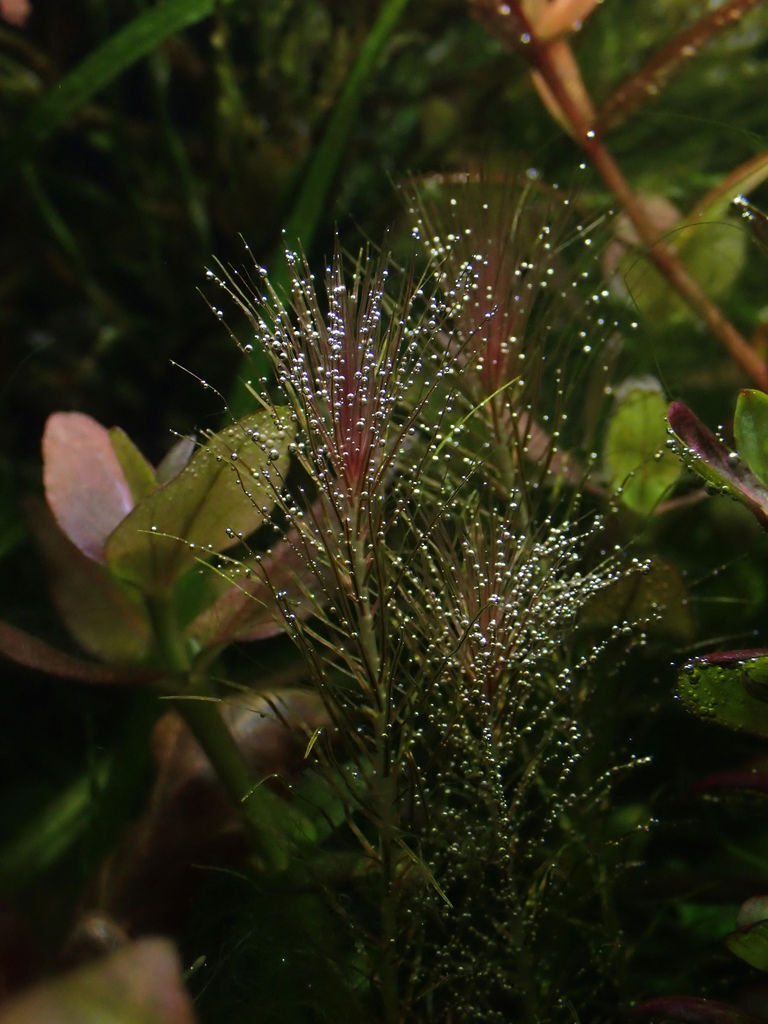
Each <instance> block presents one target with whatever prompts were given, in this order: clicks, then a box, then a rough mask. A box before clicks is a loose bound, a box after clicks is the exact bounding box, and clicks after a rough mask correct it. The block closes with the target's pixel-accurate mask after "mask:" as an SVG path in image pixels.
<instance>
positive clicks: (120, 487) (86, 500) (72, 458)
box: [43, 412, 134, 562]
mask: <svg viewBox="0 0 768 1024" xmlns="http://www.w3.org/2000/svg"><path fill="white" fill-rule="evenodd" d="M43 484H44V486H45V497H46V500H47V501H48V505H49V507H50V509H51V511H52V512H53V514H54V516H55V517H56V521H57V522H58V524H59V526H60V527H61V529H62V530H63V531H64V533H65V534H66V535H67V537H69V539H70V540H71V541H72V543H73V544H75V545H77V547H79V548H80V550H81V551H82V552H83V554H85V555H87V556H88V557H89V558H92V559H93V560H94V561H96V562H102V561H104V547H105V544H106V541H107V537H109V535H110V534H111V533H112V531H113V530H114V529H115V527H116V526H117V524H118V523H119V522H120V521H121V520H122V519H124V518H125V517H126V516H127V515H128V513H129V512H130V511H131V509H132V508H133V506H134V498H133V494H132V493H131V487H130V485H129V483H128V481H127V479H126V477H125V473H124V472H123V469H122V466H121V465H120V461H119V459H118V458H117V455H116V454H115V449H114V447H113V445H112V439H111V438H110V434H109V431H108V430H107V429H106V427H103V426H102V425H101V424H100V423H97V422H96V420H94V419H92V418H91V417H90V416H86V415H85V414H84V413H80V412H55V413H53V414H52V415H51V416H49V417H48V420H47V422H46V424H45V429H44V431H43Z"/></svg>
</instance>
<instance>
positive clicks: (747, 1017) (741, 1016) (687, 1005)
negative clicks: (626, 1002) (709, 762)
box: [0, 996, 760, 1024]
mask: <svg viewBox="0 0 768 1024" xmlns="http://www.w3.org/2000/svg"><path fill="white" fill-rule="evenodd" d="M628 1016H629V1018H630V1019H631V1020H648V1021H670V1020H679V1021H683V1022H684V1024H760V1018H758V1017H753V1016H752V1014H751V1013H744V1011H743V1010H740V1009H739V1008H738V1007H737V1006H732V1005H731V1004H730V1003H721V1002H718V1001H717V1000H715V999H697V998H696V997H695V996H658V997H657V998H656V999H646V1000H645V1001H644V1002H642V1003H640V1004H639V1005H638V1006H635V1007H633V1008H632V1009H631V1010H630V1011H629V1014H628ZM0 1024H1V1022H0Z"/></svg>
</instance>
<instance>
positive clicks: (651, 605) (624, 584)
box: [582, 558, 695, 644]
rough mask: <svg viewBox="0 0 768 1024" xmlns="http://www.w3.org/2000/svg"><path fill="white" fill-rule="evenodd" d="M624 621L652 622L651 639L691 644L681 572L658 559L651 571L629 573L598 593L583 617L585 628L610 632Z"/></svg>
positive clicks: (687, 601) (692, 631) (690, 628)
mask: <svg viewBox="0 0 768 1024" xmlns="http://www.w3.org/2000/svg"><path fill="white" fill-rule="evenodd" d="M620 620H626V621H627V622H640V621H642V622H648V626H647V627H646V629H647V632H648V634H649V636H652V637H659V638H662V637H663V638H664V639H665V640H672V641H673V642H674V643H677V644H685V643H690V641H691V640H692V639H693V637H694V634H695V629H694V624H693V616H692V615H691V609H690V606H689V599H688V590H687V588H686V585H685V582H684V581H683V577H682V576H681V574H680V572H679V570H678V569H676V568H675V567H674V566H673V565H670V563H669V562H665V561H664V560H663V559H661V558H654V559H652V560H651V563H650V568H649V569H648V571H647V572H643V573H639V572H637V573H626V574H624V575H622V576H621V577H620V578H619V579H618V580H616V582H615V583H612V584H610V585H609V586H607V587H605V588H603V589H602V590H600V591H599V592H598V593H597V594H595V596H594V597H593V598H592V599H591V600H590V602H589V603H588V604H587V606H586V608H585V609H584V614H583V616H582V622H583V623H584V625H585V626H588V627H593V628H594V627H596V628H599V629H610V627H611V626H614V625H615V624H616V623H617V622H618V621H620Z"/></svg>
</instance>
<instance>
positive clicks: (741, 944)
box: [725, 921, 768, 971]
mask: <svg viewBox="0 0 768 1024" xmlns="http://www.w3.org/2000/svg"><path fill="white" fill-rule="evenodd" d="M725 942H726V945H727V946H728V949H730V951H731V952H732V953H735V954H736V956H738V957H740V958H741V959H742V960H746V962H747V963H748V964H749V965H750V966H751V967H755V968H757V970H758V971H768V921H759V922H758V923H757V924H753V925H752V927H751V928H745V929H744V930H743V931H738V932H733V934H732V935H729V936H728V938H727V939H726V940H725Z"/></svg>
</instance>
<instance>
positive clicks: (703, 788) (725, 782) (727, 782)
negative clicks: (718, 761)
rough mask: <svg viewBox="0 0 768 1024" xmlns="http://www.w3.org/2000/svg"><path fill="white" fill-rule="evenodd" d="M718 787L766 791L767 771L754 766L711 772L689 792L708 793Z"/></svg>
mask: <svg viewBox="0 0 768 1024" xmlns="http://www.w3.org/2000/svg"><path fill="white" fill-rule="evenodd" d="M719 789H747V790H751V791H752V792H754V793H768V772H761V771H759V770H758V769H756V768H753V769H746V770H742V771H738V770H737V771H729V772H712V774H711V775H705V776H704V778H703V779H699V781H698V782H697V783H696V784H695V785H694V786H692V787H691V790H690V792H691V794H692V795H693V796H696V795H697V794H699V793H710V792H711V791H712V790H719Z"/></svg>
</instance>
